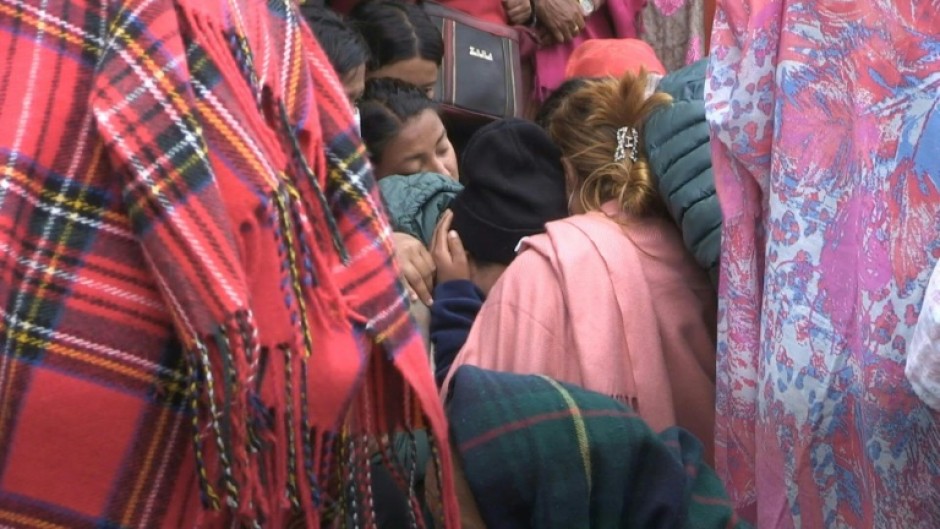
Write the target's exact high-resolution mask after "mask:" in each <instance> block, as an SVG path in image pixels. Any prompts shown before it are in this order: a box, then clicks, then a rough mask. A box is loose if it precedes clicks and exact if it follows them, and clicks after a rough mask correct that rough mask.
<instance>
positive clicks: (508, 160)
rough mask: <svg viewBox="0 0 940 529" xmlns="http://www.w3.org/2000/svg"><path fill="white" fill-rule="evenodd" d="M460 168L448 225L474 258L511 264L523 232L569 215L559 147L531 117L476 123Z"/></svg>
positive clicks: (541, 228)
mask: <svg viewBox="0 0 940 529" xmlns="http://www.w3.org/2000/svg"><path fill="white" fill-rule="evenodd" d="M462 162H463V164H462V165H461V169H460V176H461V180H464V184H465V187H464V190H463V191H462V192H460V194H458V195H457V198H456V199H454V202H453V204H452V205H451V209H452V210H453V211H454V220H453V224H452V227H453V229H454V230H456V231H457V233H458V234H459V235H460V239H461V241H462V242H463V245H464V248H466V250H467V251H468V252H470V255H472V256H473V258H474V259H477V260H479V261H485V262H492V263H502V264H509V263H510V262H512V260H513V258H515V256H516V247H517V246H518V244H519V240H520V239H522V238H523V237H527V236H530V235H535V234H537V233H542V232H544V231H545V223H546V222H549V221H553V220H557V219H561V218H564V217H567V216H568V201H567V199H566V196H565V173H564V170H563V169H562V165H561V151H559V150H558V148H557V147H556V146H555V144H554V143H552V140H551V139H550V138H549V137H548V134H547V133H546V132H545V131H544V130H542V128H541V127H539V126H538V125H536V124H535V123H532V122H529V121H525V120H521V119H508V120H503V121H497V122H495V123H491V124H489V125H487V126H485V127H483V128H482V129H480V130H479V131H478V132H477V133H476V134H474V136H473V137H472V138H471V139H470V141H469V142H468V143H467V147H466V149H465V151H464V154H463V159H462Z"/></svg>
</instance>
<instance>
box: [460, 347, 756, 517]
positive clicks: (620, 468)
mask: <svg viewBox="0 0 940 529" xmlns="http://www.w3.org/2000/svg"><path fill="white" fill-rule="evenodd" d="M447 416H448V419H449V421H450V428H451V436H452V437H451V442H452V443H453V444H454V446H455V447H457V451H458V454H459V456H458V457H459V458H460V461H461V463H462V464H463V469H464V473H465V475H466V478H467V484H468V485H469V486H470V491H471V492H472V493H473V496H474V498H475V499H476V503H477V505H478V506H479V508H480V515H481V516H482V518H483V521H484V522H485V523H486V526H487V527H490V528H500V529H516V528H526V529H562V528H565V529H567V528H570V527H577V528H581V529H594V528H598V529H600V528H604V529H634V528H643V529H728V528H730V529H747V528H749V526H748V524H747V523H745V522H743V521H741V520H740V519H738V518H737V516H736V515H735V513H734V510H733V509H732V507H731V502H730V501H729V500H728V496H727V494H726V493H725V488H724V486H723V485H722V484H721V481H720V480H719V479H718V476H717V475H715V472H714V471H713V470H712V469H711V468H709V466H708V465H707V464H705V462H704V461H703V459H702V444H701V443H700V442H698V440H697V439H695V437H694V436H692V435H691V434H690V433H688V432H686V431H685V430H682V429H680V428H668V429H667V430H665V431H664V432H662V433H660V434H656V433H655V432H653V431H652V430H651V429H650V427H649V426H648V425H647V424H646V423H645V422H643V419H641V418H640V417H639V416H638V415H637V414H636V413H635V412H634V411H633V410H632V409H630V408H628V407H626V406H624V405H623V404H621V403H619V402H617V401H615V400H613V399H611V398H609V397H605V396H603V395H601V394H599V393H593V392H590V391H587V390H585V389H583V388H580V387H577V386H573V385H570V384H562V383H559V382H556V381H554V380H551V379H549V378H547V377H542V376H538V375H516V374H511V373H497V372H495V371H485V370H482V369H479V368H477V367H474V366H467V365H465V366H460V368H459V369H458V370H457V372H456V374H455V375H454V377H453V385H452V392H451V397H450V400H449V401H448V406H447Z"/></svg>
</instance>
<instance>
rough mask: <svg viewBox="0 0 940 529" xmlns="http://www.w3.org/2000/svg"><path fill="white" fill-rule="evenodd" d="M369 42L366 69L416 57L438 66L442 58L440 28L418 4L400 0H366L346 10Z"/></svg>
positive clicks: (442, 42)
mask: <svg viewBox="0 0 940 529" xmlns="http://www.w3.org/2000/svg"><path fill="white" fill-rule="evenodd" d="M350 20H351V21H352V23H353V25H354V27H356V29H358V30H359V33H360V34H362V36H363V38H364V39H365V41H366V43H367V44H368V46H369V51H370V54H371V57H370V59H369V64H368V67H367V68H368V70H369V71H370V72H372V71H375V70H378V69H380V68H383V67H385V66H388V65H390V64H394V63H396V62H399V61H405V60H408V59H413V58H415V57H420V58H422V59H424V60H427V61H431V62H433V63H434V64H436V65H438V66H440V64H441V62H442V61H443V59H444V38H443V37H442V36H441V30H440V29H438V27H437V25H435V24H434V22H433V21H431V18H430V17H429V16H428V14H427V13H425V12H424V9H423V8H422V7H421V6H420V5H416V4H410V3H406V2H402V1H400V0H366V1H364V2H362V3H360V4H359V5H357V6H356V7H355V8H354V9H353V11H352V13H351V14H350Z"/></svg>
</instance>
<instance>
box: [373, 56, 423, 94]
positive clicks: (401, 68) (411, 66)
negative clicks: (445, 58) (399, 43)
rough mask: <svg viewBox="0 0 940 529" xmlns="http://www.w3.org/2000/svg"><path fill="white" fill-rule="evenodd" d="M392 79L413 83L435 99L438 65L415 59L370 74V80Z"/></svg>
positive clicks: (393, 64)
mask: <svg viewBox="0 0 940 529" xmlns="http://www.w3.org/2000/svg"><path fill="white" fill-rule="evenodd" d="M382 77H386V78H389V77H390V78H392V79H399V80H402V81H405V82H406V83H411V84H413V85H415V86H417V87H418V88H420V89H422V90H424V93H425V94H427V95H428V97H430V98H431V99H434V85H435V84H437V64H434V63H433V62H431V61H429V60H426V59H422V58H421V57H413V58H411V59H406V60H403V61H398V62H394V63H392V64H389V65H386V66H383V67H382V68H379V69H378V70H375V71H374V72H369V79H373V78H382Z"/></svg>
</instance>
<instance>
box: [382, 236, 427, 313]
mask: <svg viewBox="0 0 940 529" xmlns="http://www.w3.org/2000/svg"><path fill="white" fill-rule="evenodd" d="M392 241H393V243H394V244H395V259H396V260H397V261H398V266H399V267H400V268H401V273H402V276H403V277H404V278H405V284H406V286H407V290H408V295H409V297H410V298H411V301H412V302H415V301H418V300H420V301H421V302H422V303H424V304H425V305H431V304H432V303H433V302H434V300H433V299H432V298H431V291H432V290H433V289H434V260H433V259H432V258H431V254H430V252H428V250H427V248H425V247H424V245H423V244H421V241H419V240H418V239H416V238H414V237H412V236H411V235H408V234H407V233H398V232H395V233H392Z"/></svg>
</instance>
